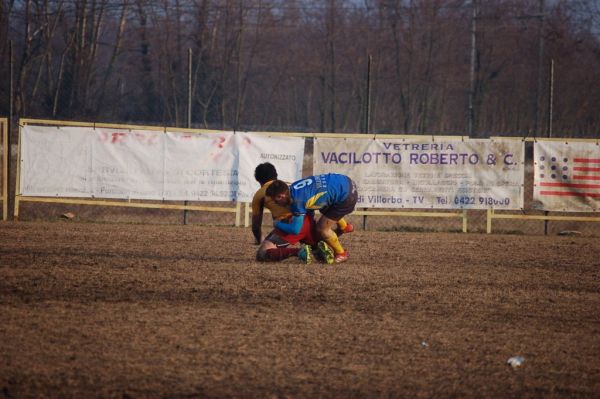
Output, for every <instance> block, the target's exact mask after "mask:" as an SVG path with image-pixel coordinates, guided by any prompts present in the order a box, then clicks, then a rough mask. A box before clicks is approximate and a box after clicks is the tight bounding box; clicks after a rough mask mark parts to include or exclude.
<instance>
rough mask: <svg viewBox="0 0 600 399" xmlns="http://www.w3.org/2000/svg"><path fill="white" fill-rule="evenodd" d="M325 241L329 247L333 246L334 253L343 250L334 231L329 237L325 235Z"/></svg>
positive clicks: (339, 252)
mask: <svg viewBox="0 0 600 399" xmlns="http://www.w3.org/2000/svg"><path fill="white" fill-rule="evenodd" d="M325 242H326V243H327V244H329V246H330V247H331V248H333V251H334V252H335V253H336V254H341V253H343V252H344V248H342V244H340V240H339V239H338V236H337V235H336V234H335V233H333V235H331V236H330V237H327V238H326V239H325Z"/></svg>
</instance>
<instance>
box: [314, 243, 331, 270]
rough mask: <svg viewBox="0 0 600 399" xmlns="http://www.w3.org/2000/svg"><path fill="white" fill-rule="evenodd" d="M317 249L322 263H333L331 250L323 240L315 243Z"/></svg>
mask: <svg viewBox="0 0 600 399" xmlns="http://www.w3.org/2000/svg"><path fill="white" fill-rule="evenodd" d="M317 250H318V251H319V257H320V258H321V260H322V261H323V262H324V263H327V264H328V265H331V264H332V263H333V258H334V255H333V251H332V250H331V248H329V245H327V243H326V242H325V241H319V242H318V243H317Z"/></svg>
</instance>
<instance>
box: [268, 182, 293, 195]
mask: <svg viewBox="0 0 600 399" xmlns="http://www.w3.org/2000/svg"><path fill="white" fill-rule="evenodd" d="M288 190H289V188H288V185H287V184H285V182H284V181H281V180H275V181H274V182H273V183H271V184H270V185H269V187H267V191H266V192H265V193H266V194H267V195H268V196H269V197H274V196H276V195H277V194H281V193H284V192H286V191H288Z"/></svg>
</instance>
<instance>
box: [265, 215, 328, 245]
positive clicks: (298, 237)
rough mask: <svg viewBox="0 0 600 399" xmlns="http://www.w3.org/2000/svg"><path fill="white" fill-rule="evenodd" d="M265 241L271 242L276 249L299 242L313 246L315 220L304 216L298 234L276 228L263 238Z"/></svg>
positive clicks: (310, 216) (312, 217)
mask: <svg viewBox="0 0 600 399" xmlns="http://www.w3.org/2000/svg"><path fill="white" fill-rule="evenodd" d="M265 240H267V241H271V242H272V243H273V244H275V245H276V246H277V247H278V248H284V247H287V246H289V245H294V244H298V243H299V242H302V243H304V244H308V245H315V244H316V243H317V240H316V239H315V218H314V216H313V215H312V214H306V215H304V221H303V222H302V228H301V229H300V233H298V234H289V233H286V232H284V231H281V230H279V229H277V228H276V229H273V231H271V232H270V233H269V235H267V237H265Z"/></svg>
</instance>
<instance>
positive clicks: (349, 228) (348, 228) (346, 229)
mask: <svg viewBox="0 0 600 399" xmlns="http://www.w3.org/2000/svg"><path fill="white" fill-rule="evenodd" d="M353 231H354V226H353V225H352V224H350V223H348V224H346V227H344V229H343V230H342V229H340V226H338V227H337V229H335V234H337V236H338V237H339V236H341V235H342V234H347V233H352V232H353Z"/></svg>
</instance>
